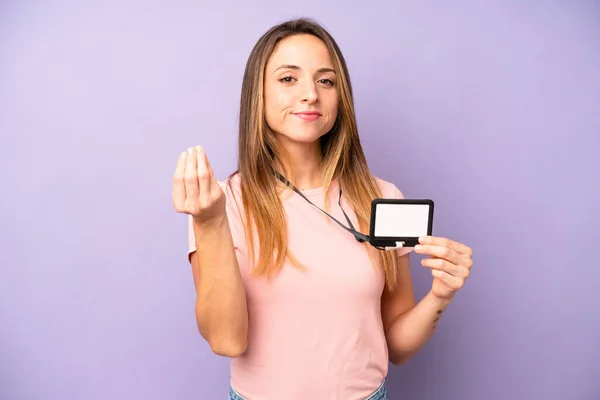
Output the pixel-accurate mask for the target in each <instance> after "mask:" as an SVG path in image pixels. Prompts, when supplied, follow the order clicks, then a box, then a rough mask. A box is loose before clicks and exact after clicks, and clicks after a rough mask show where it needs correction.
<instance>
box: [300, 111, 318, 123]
mask: <svg viewBox="0 0 600 400" xmlns="http://www.w3.org/2000/svg"><path fill="white" fill-rule="evenodd" d="M294 115H295V116H296V117H298V118H300V119H302V120H304V121H316V120H318V119H319V118H321V113H320V112H317V111H307V112H299V113H294Z"/></svg>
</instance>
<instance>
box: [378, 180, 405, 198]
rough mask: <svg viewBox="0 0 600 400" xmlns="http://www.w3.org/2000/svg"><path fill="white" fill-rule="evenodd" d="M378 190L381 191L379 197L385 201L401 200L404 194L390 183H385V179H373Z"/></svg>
mask: <svg viewBox="0 0 600 400" xmlns="http://www.w3.org/2000/svg"><path fill="white" fill-rule="evenodd" d="M374 178H375V181H376V182H377V185H378V186H379V189H380V190H381V196H382V197H383V198H386V199H403V198H404V193H402V191H401V190H400V189H399V188H398V187H397V186H396V185H395V184H394V183H392V182H389V181H386V180H385V179H382V178H379V177H377V176H375V177H374Z"/></svg>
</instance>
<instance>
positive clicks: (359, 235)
mask: <svg viewBox="0 0 600 400" xmlns="http://www.w3.org/2000/svg"><path fill="white" fill-rule="evenodd" d="M274 173H275V176H277V178H278V179H279V180H280V181H281V182H283V183H284V184H285V185H286V186H288V187H290V188H292V189H293V190H294V192H296V193H298V194H299V195H300V196H302V198H303V199H304V200H306V201H308V202H309V203H310V204H312V205H313V206H315V207H317V208H318V209H319V210H321V211H322V212H324V213H325V214H327V215H328V216H329V218H331V219H332V220H334V221H335V222H337V223H338V225H339V226H341V227H342V228H344V229H345V230H347V231H348V232H350V233H351V234H353V235H354V237H355V238H356V240H357V241H359V242H360V243H363V242H369V237H368V236H367V235H365V234H362V233H360V232H358V231H357V230H356V229H354V225H352V221H350V218H348V215H347V214H346V212H345V211H344V208H343V207H342V187H341V185H340V197H339V199H338V205H339V206H340V209H341V210H342V213H344V217H346V221H348V225H350V228H348V227H347V226H345V225H344V224H342V223H341V222H340V221H338V220H337V219H335V218H334V217H332V216H331V215H330V214H329V213H328V212H327V211H325V210H322V209H321V208H320V207H318V206H316V205H315V204H313V202H311V201H310V200H309V199H307V198H306V196H304V195H303V194H302V192H300V191H299V190H298V189H297V188H296V187H295V186H294V185H292V184H291V183H290V182H289V181H288V180H287V179H285V178H284V177H283V176H282V175H281V174H280V173H279V172H277V171H274ZM375 248H377V249H379V250H385V249H383V248H380V247H379V246H375Z"/></svg>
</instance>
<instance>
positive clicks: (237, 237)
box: [188, 181, 247, 269]
mask: <svg viewBox="0 0 600 400" xmlns="http://www.w3.org/2000/svg"><path fill="white" fill-rule="evenodd" d="M218 183H219V186H221V188H222V189H223V191H224V192H225V198H226V206H225V207H226V208H225V210H226V212H227V219H228V222H229V230H230V231H231V236H232V238H233V247H234V249H235V253H236V257H237V259H238V265H239V266H240V269H242V268H243V267H244V268H245V267H246V266H247V262H246V260H247V244H246V236H245V231H244V224H243V219H242V215H243V213H242V211H241V210H242V204H241V203H242V199H241V192H240V191H239V186H236V183H237V182H232V183H233V185H231V186H230V185H229V184H228V182H227V181H225V182H223V181H218ZM195 251H196V235H195V234H194V225H193V217H192V216H191V215H189V216H188V260H190V259H191V255H192V253H193V252H195Z"/></svg>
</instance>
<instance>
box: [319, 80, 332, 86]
mask: <svg viewBox="0 0 600 400" xmlns="http://www.w3.org/2000/svg"><path fill="white" fill-rule="evenodd" d="M319 82H321V83H322V84H324V85H325V86H328V87H333V86H334V85H335V82H333V80H332V79H329V78H326V79H321V80H320V81H319Z"/></svg>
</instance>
